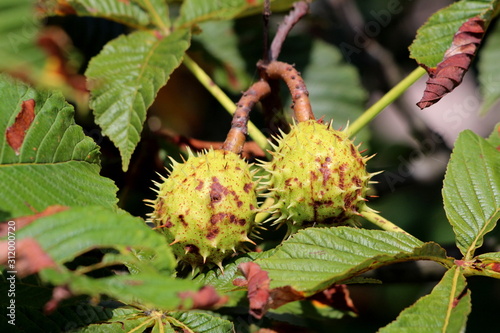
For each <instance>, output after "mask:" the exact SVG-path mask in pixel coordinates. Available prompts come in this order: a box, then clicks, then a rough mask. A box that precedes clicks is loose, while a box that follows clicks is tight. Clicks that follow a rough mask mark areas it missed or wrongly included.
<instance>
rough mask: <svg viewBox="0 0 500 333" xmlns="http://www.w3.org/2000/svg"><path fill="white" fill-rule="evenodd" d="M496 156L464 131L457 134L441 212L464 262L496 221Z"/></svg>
mask: <svg viewBox="0 0 500 333" xmlns="http://www.w3.org/2000/svg"><path fill="white" fill-rule="evenodd" d="M499 166H500V152H499V151H497V150H496V149H495V148H494V147H493V146H492V145H490V144H489V143H488V142H487V141H486V140H484V139H483V138H481V137H479V136H478V135H476V134H474V133H473V132H472V131H469V130H466V131H463V132H462V133H460V135H459V137H458V139H457V141H456V143H455V148H454V149H453V153H452V155H451V158H450V162H449V163H448V168H447V170H446V176H445V179H444V185H443V200H444V208H445V211H446V215H447V216H448V220H449V221H450V223H451V225H452V226H453V231H454V232H455V235H456V242H457V245H458V247H459V248H460V251H461V252H462V254H463V255H464V256H465V259H467V260H468V259H471V258H472V257H473V256H474V251H475V250H476V249H477V248H478V247H480V246H481V245H482V243H483V238H484V235H486V234H487V233H488V232H490V231H491V230H492V229H493V228H494V227H495V225H496V223H497V220H498V218H499V217H500V167H499Z"/></svg>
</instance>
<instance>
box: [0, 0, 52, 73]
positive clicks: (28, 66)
mask: <svg viewBox="0 0 500 333" xmlns="http://www.w3.org/2000/svg"><path fill="white" fill-rule="evenodd" d="M34 4H35V1H34V0H2V1H1V2H0V71H2V72H3V71H12V72H16V73H18V74H20V73H22V75H25V76H26V77H28V78H32V79H33V78H35V77H36V76H37V75H39V74H40V72H41V69H42V67H43V65H44V64H45V59H46V56H45V54H44V53H43V52H42V50H41V49H40V48H39V47H38V46H37V45H36V36H37V34H38V32H39V29H40V26H41V24H40V21H39V19H38V18H37V17H36V16H35V11H34Z"/></svg>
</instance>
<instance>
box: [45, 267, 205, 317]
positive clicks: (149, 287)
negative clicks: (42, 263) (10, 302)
mask: <svg viewBox="0 0 500 333" xmlns="http://www.w3.org/2000/svg"><path fill="white" fill-rule="evenodd" d="M40 277H41V278H42V280H43V281H45V282H48V283H51V284H54V285H65V286H67V287H68V288H69V290H71V292H72V293H73V294H74V295H79V294H83V295H89V296H91V297H98V296H99V295H107V296H109V297H112V298H114V299H116V300H118V301H120V302H122V303H125V304H140V305H141V306H144V307H146V308H151V309H162V310H175V309H178V308H179V307H180V306H185V307H190V306H192V300H190V299H186V300H183V299H182V298H181V297H179V293H181V292H196V291H197V290H198V289H199V287H200V286H199V285H197V284H196V283H194V282H193V281H190V280H182V279H176V278H174V277H171V276H169V275H165V274H160V273H154V272H148V273H138V274H134V275H129V274H124V275H112V276H108V277H103V278H96V279H94V278H91V277H88V276H86V275H80V274H73V273H72V272H70V271H68V270H65V269H63V268H60V269H57V270H56V269H52V268H47V269H44V270H42V271H41V272H40Z"/></svg>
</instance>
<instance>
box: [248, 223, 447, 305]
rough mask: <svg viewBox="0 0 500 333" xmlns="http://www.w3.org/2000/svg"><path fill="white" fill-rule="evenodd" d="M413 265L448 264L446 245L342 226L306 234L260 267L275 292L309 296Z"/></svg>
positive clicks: (290, 240) (314, 230) (288, 242)
mask: <svg viewBox="0 0 500 333" xmlns="http://www.w3.org/2000/svg"><path fill="white" fill-rule="evenodd" d="M410 260H435V261H438V262H447V259H446V253H445V251H444V250H443V249H442V248H441V247H440V246H438V245H437V244H435V243H425V244H424V243H422V242H421V241H419V240H418V239H416V238H414V237H413V236H410V235H407V234H404V233H398V232H386V231H379V230H366V229H355V228H350V227H337V228H308V229H305V230H303V231H300V232H299V233H297V234H295V235H293V236H292V237H291V238H290V239H288V240H287V241H285V242H284V243H283V244H282V245H281V246H280V247H279V248H278V249H277V251H276V252H275V254H274V255H272V256H270V257H269V258H266V259H258V260H256V263H257V264H259V265H260V266H261V268H262V269H263V270H265V271H267V272H268V273H269V277H270V279H271V287H272V288H276V287H282V286H291V287H292V288H293V289H295V290H297V291H299V292H303V293H304V294H305V296H309V295H313V294H315V293H317V292H319V291H321V290H324V289H326V288H328V287H329V286H330V285H331V284H333V283H338V282H342V281H344V280H347V279H349V278H352V277H353V276H355V275H358V274H360V273H362V272H365V271H368V270H371V269H374V268H377V267H380V266H383V265H387V264H390V263H394V262H401V261H410Z"/></svg>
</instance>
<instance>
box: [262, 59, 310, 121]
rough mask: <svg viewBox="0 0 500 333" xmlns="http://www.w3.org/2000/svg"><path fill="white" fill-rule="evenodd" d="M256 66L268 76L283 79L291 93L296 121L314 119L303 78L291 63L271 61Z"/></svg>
mask: <svg viewBox="0 0 500 333" xmlns="http://www.w3.org/2000/svg"><path fill="white" fill-rule="evenodd" d="M258 66H261V67H262V68H264V69H265V71H266V74H267V75H268V76H269V78H271V79H281V80H283V81H285V83H286V85H287V86H288V89H289V90H290V94H291V95H292V101H293V104H292V109H293V110H294V115H295V118H296V119H297V121H298V122H302V121H306V120H310V119H315V118H314V114H313V112H312V109H311V102H310V101H309V92H308V91H307V88H306V84H305V82H304V79H302V76H301V75H300V73H299V72H298V71H297V70H296V69H295V68H294V67H293V66H292V65H290V64H287V63H285V62H281V61H272V62H270V63H269V64H262V63H261V64H259V65H258Z"/></svg>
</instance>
